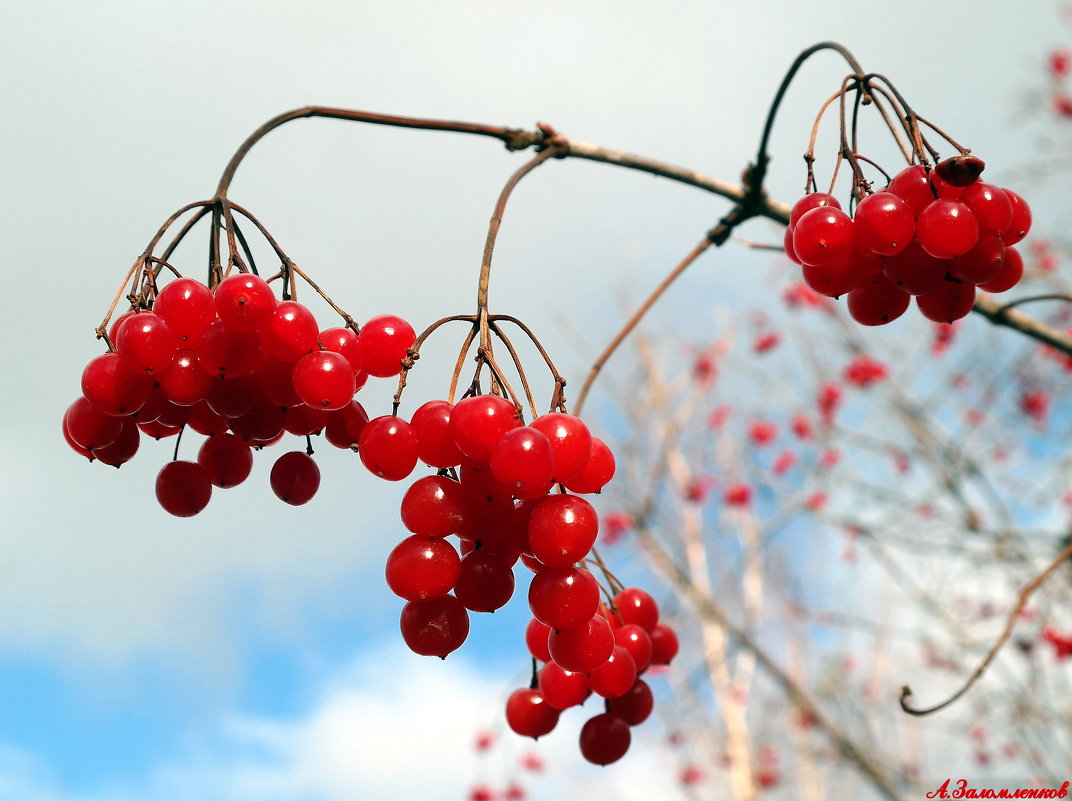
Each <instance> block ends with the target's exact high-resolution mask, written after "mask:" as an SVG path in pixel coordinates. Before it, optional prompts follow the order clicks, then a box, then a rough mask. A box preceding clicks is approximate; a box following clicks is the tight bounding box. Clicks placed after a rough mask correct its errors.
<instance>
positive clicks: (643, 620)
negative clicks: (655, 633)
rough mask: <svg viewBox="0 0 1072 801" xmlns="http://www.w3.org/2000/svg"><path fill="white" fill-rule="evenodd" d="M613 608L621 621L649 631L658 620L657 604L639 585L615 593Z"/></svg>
mask: <svg viewBox="0 0 1072 801" xmlns="http://www.w3.org/2000/svg"><path fill="white" fill-rule="evenodd" d="M614 608H615V609H616V610H617V611H618V616H619V617H620V618H621V620H622V622H623V623H634V624H636V625H637V626H640V628H642V629H644V630H645V631H647V632H649V633H650V632H651V630H652V629H654V628H655V625H656V624H657V623H658V622H659V605H658V604H657V603H656V602H655V599H654V598H652V597H651V595H650V594H649V593H648V592H646V591H645V590H642V589H640V588H639V587H626V588H625V589H624V590H622V591H621V592H619V593H618V594H617V595H615V596H614Z"/></svg>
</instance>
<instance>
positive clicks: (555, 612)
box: [528, 566, 599, 672]
mask: <svg viewBox="0 0 1072 801" xmlns="http://www.w3.org/2000/svg"><path fill="white" fill-rule="evenodd" d="M528 597H529V609H530V610H532V615H533V617H534V618H536V619H537V620H539V621H540V622H541V623H543V624H544V625H546V626H549V627H550V628H552V629H569V628H574V627H575V626H580V625H583V624H584V623H585V621H587V620H588V619H589V618H590V617H592V615H594V614H595V613H596V609H598V607H599V583H598V582H597V581H596V579H595V576H593V575H592V574H591V573H590V572H589V571H587V570H585V569H584V568H583V567H573V566H570V567H544V568H543V569H542V570H540V572H538V573H537V574H536V575H534V576H533V577H532V581H531V583H530V584H529V595H528ZM563 667H565V665H563ZM582 672H587V671H582Z"/></svg>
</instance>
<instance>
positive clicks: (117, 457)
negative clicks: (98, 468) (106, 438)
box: [91, 417, 141, 467]
mask: <svg viewBox="0 0 1072 801" xmlns="http://www.w3.org/2000/svg"><path fill="white" fill-rule="evenodd" d="M140 444H141V429H139V428H138V424H137V423H136V422H135V421H134V420H133V419H132V418H130V417H127V418H125V419H124V420H123V428H122V429H121V430H120V431H119V436H118V437H116V440H115V442H113V443H112V444H111V445H105V446H104V447H103V448H97V449H96V450H95V451H93V452H92V456H91V458H92V457H96V458H97V460H98V461H100V463H101V464H106V465H111V466H112V467H120V466H121V465H124V464H126V463H127V462H129V461H130V460H131V459H133V458H134V455H135V454H136V453H137V452H138V446H139V445H140Z"/></svg>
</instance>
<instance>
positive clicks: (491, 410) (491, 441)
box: [450, 395, 520, 463]
mask: <svg viewBox="0 0 1072 801" xmlns="http://www.w3.org/2000/svg"><path fill="white" fill-rule="evenodd" d="M519 425H520V423H519V422H518V419H517V407H515V406H514V404H513V403H511V402H510V401H508V400H507V399H506V398H502V397H499V396H498V395H472V396H470V397H468V398H462V400H460V401H458V402H457V403H456V404H455V405H454V408H453V409H452V410H451V413H450V435H451V438H452V439H453V440H454V443H455V445H457V446H458V449H459V450H460V451H461V452H462V453H463V454H465V455H466V456H468V457H469V458H470V459H474V460H476V461H478V462H485V463H486V462H487V461H488V460H489V459H490V458H491V450H492V448H494V447H495V445H496V444H497V443H498V441H499V440H500V439H502V436H503V434H505V433H506V432H507V431H509V430H510V429H512V428H517V427H518V426H519Z"/></svg>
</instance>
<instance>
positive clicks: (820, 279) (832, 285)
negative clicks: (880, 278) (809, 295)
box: [800, 252, 870, 298]
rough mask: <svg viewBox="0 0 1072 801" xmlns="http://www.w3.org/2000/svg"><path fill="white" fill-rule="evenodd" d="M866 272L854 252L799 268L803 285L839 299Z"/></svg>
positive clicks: (861, 261)
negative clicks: (824, 262) (822, 262)
mask: <svg viewBox="0 0 1072 801" xmlns="http://www.w3.org/2000/svg"><path fill="white" fill-rule="evenodd" d="M866 272H870V270H869V269H868V266H866V265H865V264H864V263H863V259H862V257H861V256H860V254H858V253H855V252H850V253H848V254H846V255H845V256H844V257H840V258H837V259H834V260H833V261H830V262H827V263H826V264H805V265H803V266H802V267H801V268H800V274H801V277H802V278H803V279H804V283H805V284H807V285H808V287H809V288H810V289H812V290H814V291H815V292H818V293H819V294H820V295H825V296H826V297H828V298H837V297H841V296H842V295H844V294H845V293H846V292H850V291H852V290H853V289H855V288H856V287H857V286H858V285H859V283H860V280H861V279H862V278H863V276H864V274H865V273H866Z"/></svg>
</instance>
